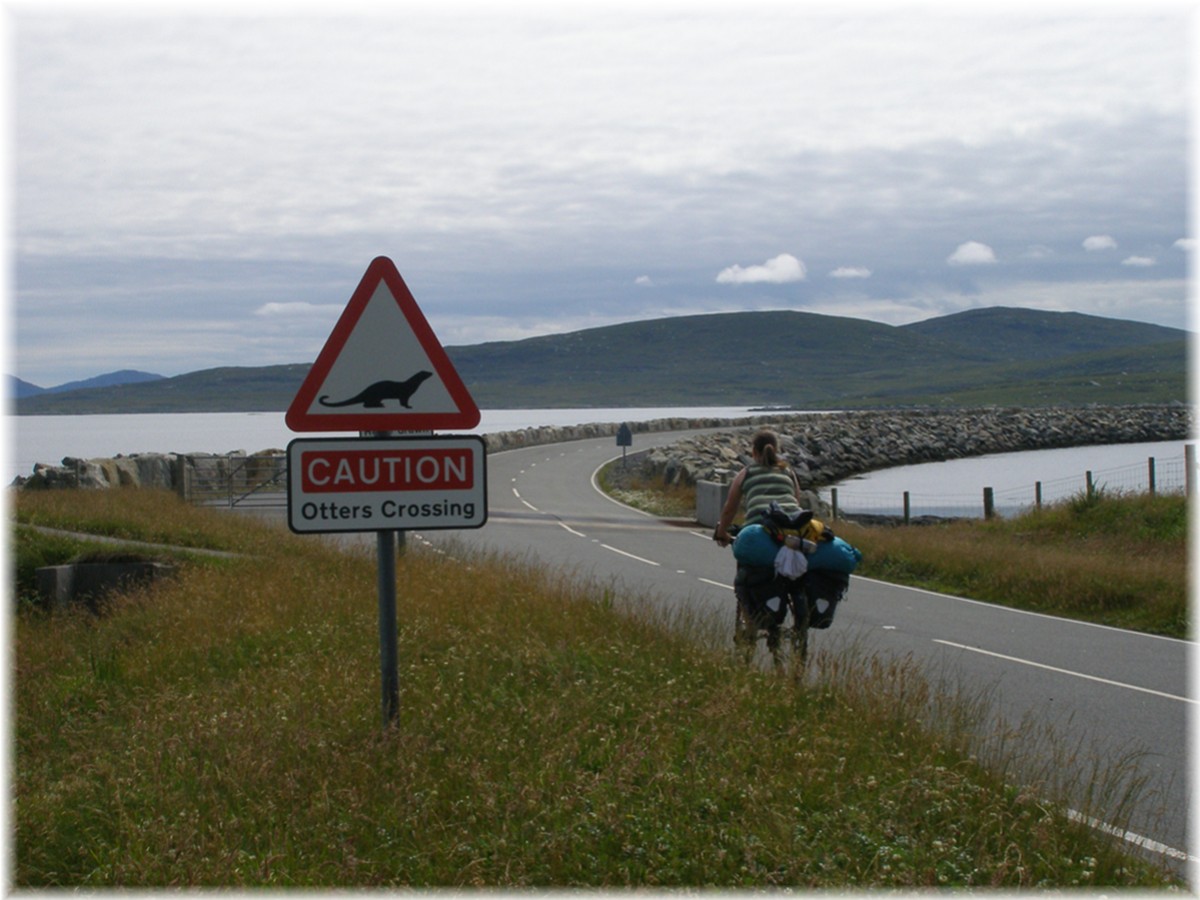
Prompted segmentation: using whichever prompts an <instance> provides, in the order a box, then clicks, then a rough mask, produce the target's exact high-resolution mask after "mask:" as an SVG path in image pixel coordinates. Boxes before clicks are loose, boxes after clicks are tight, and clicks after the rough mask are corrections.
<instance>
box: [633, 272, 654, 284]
mask: <svg viewBox="0 0 1200 900" xmlns="http://www.w3.org/2000/svg"><path fill="white" fill-rule="evenodd" d="M633 283H634V284H636V285H638V286H639V287H650V286H652V285H653V284H654V280H653V279H652V278H651V277H650V276H649V275H639V276H638V277H637V278H635V279H633Z"/></svg>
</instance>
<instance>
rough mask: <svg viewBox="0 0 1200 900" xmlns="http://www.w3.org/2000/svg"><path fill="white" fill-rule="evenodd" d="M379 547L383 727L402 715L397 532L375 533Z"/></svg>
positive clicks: (380, 669)
mask: <svg viewBox="0 0 1200 900" xmlns="http://www.w3.org/2000/svg"><path fill="white" fill-rule="evenodd" d="M376 535H377V538H378V541H377V542H378V548H379V676H380V679H379V683H380V687H381V690H382V697H383V727H384V728H387V727H388V726H389V725H391V724H392V723H393V722H395V721H396V718H397V717H398V716H399V715H400V660H399V656H398V653H397V649H396V643H397V641H396V634H397V630H398V626H399V622H398V620H397V618H396V532H395V531H379V532H376Z"/></svg>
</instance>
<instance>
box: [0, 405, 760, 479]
mask: <svg viewBox="0 0 1200 900" xmlns="http://www.w3.org/2000/svg"><path fill="white" fill-rule="evenodd" d="M749 414H750V411H749V410H748V409H747V408H746V407H744V406H720V407H671V408H669V409H668V408H663V409H545V410H539V409H491V410H483V411H482V415H481V419H480V422H479V426H478V427H477V428H475V429H473V431H474V432H475V433H478V434H486V433H489V432H498V431H515V430H517V429H520V428H536V427H538V426H542V425H584V424H587V423H589V422H644V421H647V420H648V419H661V418H665V417H667V416H697V417H699V416H716V417H720V418H736V417H739V416H746V415H749ZM5 425H6V427H7V430H8V436H9V442H8V443H9V452H8V454H7V457H6V462H5V464H6V469H5V473H6V478H5V481H4V483H5V484H8V483H10V482H11V481H12V480H13V478H15V477H16V476H17V475H29V474H30V473H31V472H32V471H33V465H34V463H38V462H40V463H52V464H54V465H58V464H59V463H60V462H62V459H63V457H64V456H74V457H79V458H81V459H94V458H96V457H111V456H116V455H117V454H125V455H128V454H131V453H229V452H231V451H238V450H244V451H246V452H248V453H255V452H257V451H259V450H267V449H271V448H279V449H283V448H284V447H286V446H287V445H288V442H289V441H291V440H292V439H293V438H297V437H319V436H321V435H320V433H318V432H306V433H305V434H303V435H299V434H296V433H295V432H293V431H291V430H290V429H289V428H288V427H287V425H285V424H284V421H283V413H282V412H271V413H266V412H264V413H161V414H145V415H105V416H6V417H5ZM340 434H342V436H346V435H345V433H340Z"/></svg>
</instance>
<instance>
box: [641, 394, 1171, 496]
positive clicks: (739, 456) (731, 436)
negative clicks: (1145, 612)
mask: <svg viewBox="0 0 1200 900" xmlns="http://www.w3.org/2000/svg"><path fill="white" fill-rule="evenodd" d="M769 424H770V427H772V428H773V429H774V430H775V431H776V432H777V433H778V434H779V437H780V446H781V449H782V451H783V453H784V455H785V456H786V457H787V459H788V461H789V462H790V463H791V464H792V466H793V468H794V469H795V470H796V473H797V475H798V476H799V479H800V484H801V486H802V487H805V488H813V487H819V486H822V485H827V484H833V483H835V482H838V481H841V480H843V479H845V478H848V477H850V476H852V475H858V474H862V473H864V472H870V471H874V470H876V469H885V468H889V467H891V466H903V465H913V464H916V463H924V462H938V461H942V460H947V459H958V458H961V457H967V456H981V455H983V454H986V453H1010V452H1015V451H1021V450H1048V449H1054V448H1057V447H1082V446H1087V445H1089V444H1129V443H1139V442H1146V441H1171V440H1180V441H1182V440H1186V439H1187V438H1188V436H1189V435H1190V433H1191V425H1192V413H1191V409H1190V408H1189V407H1184V406H1137V407H1130V406H1126V407H1089V408H1083V409H978V410H955V411H945V412H941V411H937V412H930V411H900V412H895V411H888V412H854V413H827V414H808V415H797V416H786V417H778V418H776V419H775V420H773V421H772V422H770V423H769ZM756 430H757V426H747V427H740V428H736V429H731V430H727V431H721V432H716V433H712V434H706V435H695V436H689V437H686V438H682V439H681V440H679V441H677V442H675V443H674V444H672V445H670V446H669V447H663V448H660V449H656V450H652V451H650V452H648V453H645V454H642V455H641V457H640V464H641V467H642V472H643V474H644V475H647V476H650V477H653V478H660V479H662V481H664V482H665V483H668V484H680V483H682V484H693V483H695V482H696V481H700V480H703V481H716V482H721V481H725V480H728V478H729V477H731V476H732V475H733V474H734V473H736V472H737V471H738V470H739V469H740V468H741V467H742V466H744V465H746V464H748V463H749V462H750V441H751V439H752V437H753V435H754V432H755V431H756Z"/></svg>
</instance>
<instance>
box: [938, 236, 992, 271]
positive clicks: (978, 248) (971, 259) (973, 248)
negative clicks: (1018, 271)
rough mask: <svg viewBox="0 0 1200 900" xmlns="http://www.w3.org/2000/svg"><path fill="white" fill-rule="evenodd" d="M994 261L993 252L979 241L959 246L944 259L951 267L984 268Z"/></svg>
mask: <svg viewBox="0 0 1200 900" xmlns="http://www.w3.org/2000/svg"><path fill="white" fill-rule="evenodd" d="M995 261H996V254H995V251H993V250H992V248H991V247H989V246H988V245H987V244H981V243H979V241H967V242H966V243H965V244H959V245H958V248H957V249H956V250H955V251H954V252H953V253H951V254H950V255H949V256H948V257H946V262H947V263H949V264H950V265H952V266H986V265H991V264H992V263H994V262H995Z"/></svg>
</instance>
